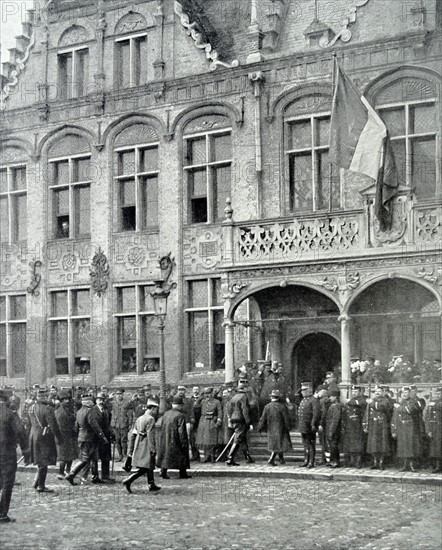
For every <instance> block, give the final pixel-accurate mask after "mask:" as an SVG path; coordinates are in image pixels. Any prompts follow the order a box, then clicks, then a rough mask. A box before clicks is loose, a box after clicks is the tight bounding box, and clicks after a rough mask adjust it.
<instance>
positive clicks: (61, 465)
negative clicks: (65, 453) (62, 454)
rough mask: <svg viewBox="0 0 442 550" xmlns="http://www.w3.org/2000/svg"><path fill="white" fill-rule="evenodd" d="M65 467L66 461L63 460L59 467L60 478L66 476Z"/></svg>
mask: <svg viewBox="0 0 442 550" xmlns="http://www.w3.org/2000/svg"><path fill="white" fill-rule="evenodd" d="M65 468H66V462H64V461H61V462H60V466H59V468H58V476H57V478H58V479H64V476H65V473H64V471H65Z"/></svg>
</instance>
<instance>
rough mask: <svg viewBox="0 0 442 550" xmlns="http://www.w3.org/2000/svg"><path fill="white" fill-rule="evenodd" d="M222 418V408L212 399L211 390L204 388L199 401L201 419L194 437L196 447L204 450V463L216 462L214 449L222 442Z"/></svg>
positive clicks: (216, 400)
mask: <svg viewBox="0 0 442 550" xmlns="http://www.w3.org/2000/svg"><path fill="white" fill-rule="evenodd" d="M222 417H223V412H222V406H221V403H220V402H219V401H218V399H215V398H214V397H213V388H211V387H209V388H206V389H205V390H204V398H203V399H202V401H201V419H200V423H199V426H198V433H197V436H196V444H197V447H198V448H199V449H203V450H204V462H215V460H216V456H215V452H216V448H217V446H218V445H219V444H220V443H221V441H222V432H221V426H222V423H223V419H222Z"/></svg>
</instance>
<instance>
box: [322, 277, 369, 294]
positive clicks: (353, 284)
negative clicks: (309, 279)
mask: <svg viewBox="0 0 442 550" xmlns="http://www.w3.org/2000/svg"><path fill="white" fill-rule="evenodd" d="M316 284H318V285H319V286H322V287H324V288H325V289H326V290H330V291H331V292H336V291H339V292H348V291H351V290H355V289H356V288H357V287H358V286H359V285H360V284H361V278H360V275H359V273H358V272H351V273H347V274H345V275H337V276H333V277H323V278H322V279H320V280H316Z"/></svg>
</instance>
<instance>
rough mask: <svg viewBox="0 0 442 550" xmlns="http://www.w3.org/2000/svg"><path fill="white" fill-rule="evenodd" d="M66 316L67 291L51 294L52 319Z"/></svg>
mask: <svg viewBox="0 0 442 550" xmlns="http://www.w3.org/2000/svg"><path fill="white" fill-rule="evenodd" d="M67 316H68V293H67V291H61V292H53V293H52V317H67Z"/></svg>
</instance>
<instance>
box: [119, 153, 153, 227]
mask: <svg viewBox="0 0 442 550" xmlns="http://www.w3.org/2000/svg"><path fill="white" fill-rule="evenodd" d="M115 154H116V156H117V158H116V164H117V176H116V184H117V188H118V203H119V229H120V231H140V230H144V229H154V228H156V227H157V226H158V176H159V166H158V144H157V143H149V144H148V145H137V146H135V147H121V148H117V149H115Z"/></svg>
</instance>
